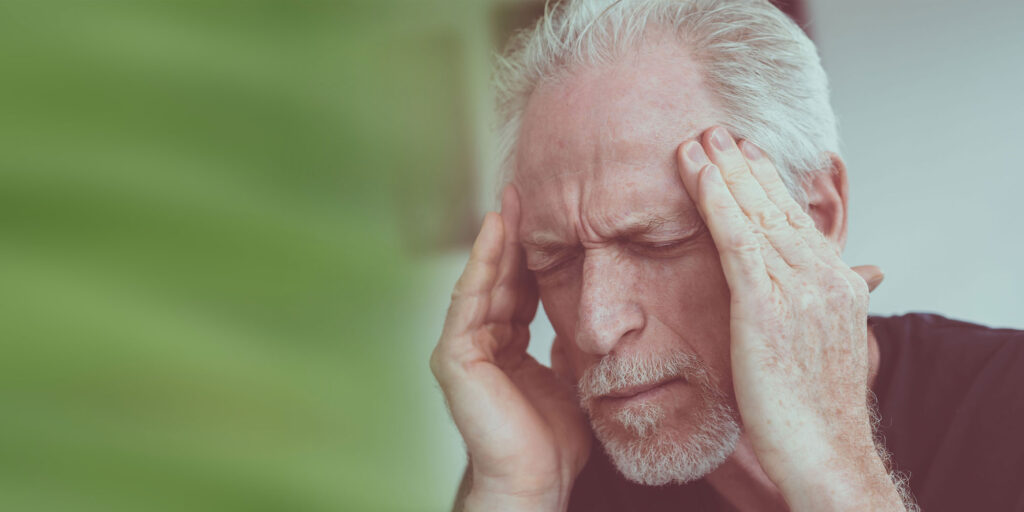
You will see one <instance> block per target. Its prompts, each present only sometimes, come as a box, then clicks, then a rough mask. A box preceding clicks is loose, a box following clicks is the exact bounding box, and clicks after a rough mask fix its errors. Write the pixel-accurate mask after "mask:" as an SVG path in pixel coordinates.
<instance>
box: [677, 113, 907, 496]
mask: <svg viewBox="0 0 1024 512" xmlns="http://www.w3.org/2000/svg"><path fill="white" fill-rule="evenodd" d="M742 145H743V151H742V152H741V150H740V148H739V147H738V146H737V144H736V143H735V141H734V140H733V139H732V137H731V136H729V134H728V132H727V131H726V130H725V129H724V128H714V129H711V130H708V131H707V132H705V134H704V136H703V138H702V143H698V142H695V141H690V142H686V143H684V144H682V145H681V146H680V148H679V154H678V159H679V170H680V174H681V176H682V180H683V184H684V186H685V187H686V189H687V191H688V192H689V194H690V196H691V197H692V198H693V199H694V201H695V202H696V203H697V205H698V208H699V210H700V212H701V215H702V217H703V218H704V222H705V223H706V224H707V226H708V229H709V231H710V232H711V235H712V238H713V239H714V242H715V246H716V247H717V249H718V252H719V256H720V258H721V263H722V269H723V271H724V273H725V277H726V281H727V282H728V285H729V290H730V293H731V305H730V308H731V310H730V332H731V338H732V340H731V345H730V349H731V358H732V372H733V385H734V388H735V393H736V401H737V405H738V407H739V412H740V416H741V417H742V420H743V426H744V429H745V432H746V434H747V435H748V436H749V438H750V441H751V443H752V445H753V447H754V451H755V453H756V454H757V457H758V460H759V462H760V463H761V466H762V467H763V468H764V470H765V472H766V473H767V474H768V476H769V477H770V478H771V479H772V480H773V481H774V482H775V484H776V485H778V486H779V488H780V490H781V491H782V493H783V495H784V496H785V498H786V500H787V502H788V503H789V505H790V507H791V508H792V509H793V510H903V508H902V502H901V500H900V497H899V494H898V493H897V491H896V489H895V486H894V485H893V484H892V482H891V481H890V480H889V478H888V475H887V473H886V468H885V466H884V464H883V463H882V461H881V459H880V458H879V457H878V455H877V452H876V451H875V447H874V444H873V440H872V429H871V421H870V415H869V409H868V403H867V393H868V387H867V380H868V340H867V307H868V291H869V290H868V285H867V284H866V283H865V281H866V280H872V281H876V280H878V279H879V278H880V277H881V274H880V272H879V271H878V270H877V268H874V267H868V268H863V269H858V271H855V270H854V269H851V268H850V267H849V266H847V265H846V264H845V263H843V261H842V260H841V259H840V257H839V255H838V252H837V251H836V249H834V248H833V246H832V245H830V244H829V242H828V241H827V240H826V239H825V238H824V237H823V236H822V235H821V233H819V232H818V230H817V228H816V227H815V224H814V221H813V220H812V219H811V218H810V217H809V216H808V215H807V214H806V213H805V212H804V211H803V210H802V209H801V208H800V206H799V205H798V204H797V203H796V202H795V201H794V200H793V199H792V197H791V196H790V195H789V193H788V191H787V190H786V187H785V185H784V184H783V182H782V180H781V178H780V177H779V174H778V171H777V170H776V169H775V166H774V165H773V164H772V162H771V161H770V160H769V159H768V157H767V156H765V155H764V154H763V153H761V151H760V150H759V149H758V148H756V147H755V146H754V145H753V144H751V143H749V142H746V141H745V142H743V143H742ZM859 272H863V274H864V275H861V274H860V273H859ZM875 284H877V283H875Z"/></svg>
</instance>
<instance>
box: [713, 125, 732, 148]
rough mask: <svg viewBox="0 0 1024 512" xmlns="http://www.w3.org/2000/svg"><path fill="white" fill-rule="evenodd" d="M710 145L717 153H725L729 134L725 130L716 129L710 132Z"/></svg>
mask: <svg viewBox="0 0 1024 512" xmlns="http://www.w3.org/2000/svg"><path fill="white" fill-rule="evenodd" d="M711 144H713V145H714V146H715V148H716V149H718V150H719V151H725V148H727V147H729V134H728V133H727V132H726V131H725V128H722V127H718V128H715V130H714V131H712V132H711Z"/></svg>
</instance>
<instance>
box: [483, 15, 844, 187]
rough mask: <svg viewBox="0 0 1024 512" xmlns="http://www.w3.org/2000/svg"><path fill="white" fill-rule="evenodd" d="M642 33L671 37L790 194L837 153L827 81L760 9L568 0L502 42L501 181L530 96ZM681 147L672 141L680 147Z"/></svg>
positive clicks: (782, 19)
mask: <svg viewBox="0 0 1024 512" xmlns="http://www.w3.org/2000/svg"><path fill="white" fill-rule="evenodd" d="M651 29H661V30H665V29H668V30H671V31H673V32H674V33H675V35H676V37H678V39H679V41H680V43H681V44H683V45H685V46H686V48H687V49H688V50H689V51H690V52H691V55H692V56H693V58H694V60H695V61H696V63H697V65H698V66H699V68H700V69H701V71H702V73H703V76H702V78H703V79H704V83H705V84H707V86H708V88H709V90H710V91H711V93H712V94H713V96H714V97H715V99H716V100H717V102H718V104H719V106H720V107H721V109H722V111H723V112H722V113H723V115H725V119H723V120H722V124H723V125H725V126H726V127H727V128H729V130H730V131H731V132H732V133H733V135H734V136H736V137H738V138H744V139H748V140H750V141H751V142H754V143H756V144H757V145H759V146H760V147H761V148H763V149H764V150H765V151H766V152H767V153H768V154H769V155H770V156H771V157H772V159H773V160H774V161H775V164H776V166H777V167H778V169H779V172H780V173H781V174H782V178H783V180H784V181H785V182H786V185H787V187H789V190H790V193H792V194H793V196H794V197H795V198H796V199H797V200H798V201H799V202H800V203H801V204H804V203H806V198H805V195H804V193H803V189H802V187H801V184H802V182H803V180H804V179H806V178H807V177H808V176H809V175H810V174H811V173H814V172H817V171H822V170H826V169H829V159H828V152H833V153H838V152H839V148H838V146H839V136H838V133H837V128H836V119H835V115H834V114H833V112H832V107H831V105H830V104H829V91H828V79H827V77H826V76H825V70H824V69H823V68H822V66H821V60H820V58H819V57H818V53H817V50H816V48H815V46H814V43H812V42H811V40H810V39H809V38H808V37H807V35H806V34H804V32H803V31H802V30H801V29H800V27H798V26H797V25H796V24H795V23H794V22H793V21H792V20H790V19H789V17H788V16H786V15H785V14H784V13H782V12H781V11H779V10H778V9H777V8H775V7H774V6H772V5H771V4H770V3H769V2H768V1H767V0H568V1H565V2H560V3H559V4H557V5H556V6H555V7H554V8H548V6H546V7H545V13H544V16H543V17H542V18H541V19H540V20H539V21H538V22H537V24H536V25H534V26H533V27H532V28H531V29H528V30H524V31H521V32H519V33H517V34H516V35H514V36H513V37H512V39H511V40H510V42H509V44H508V47H507V48H506V50H505V53H504V55H502V56H501V57H499V59H498V62H497V67H496V70H495V86H496V89H497V95H498V97H497V99H498V121H499V137H500V141H501V148H500V151H501V156H502V180H501V181H502V182H508V181H510V180H511V179H512V174H513V172H514V169H515V161H514V159H515V144H516V141H517V138H518V135H519V127H520V123H521V117H522V114H523V111H524V110H525V108H526V104H527V101H528V100H529V97H530V94H532V93H533V91H534V89H536V88H537V86H538V85H539V84H540V83H541V82H543V81H545V80H550V79H553V78H555V77H558V76H560V75H564V74H566V73H569V72H570V71H571V70H572V68H574V67H578V66H587V65H590V66H595V65H602V64H610V63H612V62H614V61H615V60H616V59H617V58H618V57H620V56H621V55H623V54H624V53H625V52H626V51H628V50H630V49H635V48H638V47H639V46H640V45H641V44H642V42H643V39H644V36H645V35H646V34H647V32H648V31H649V30H651ZM680 142H681V141H680Z"/></svg>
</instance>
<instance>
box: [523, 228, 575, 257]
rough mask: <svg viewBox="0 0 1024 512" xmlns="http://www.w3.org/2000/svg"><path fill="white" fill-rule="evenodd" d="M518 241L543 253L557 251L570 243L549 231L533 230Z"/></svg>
mask: <svg viewBox="0 0 1024 512" xmlns="http://www.w3.org/2000/svg"><path fill="white" fill-rule="evenodd" d="M520 242H522V244H523V245H524V246H525V247H526V248H528V249H532V250H534V251H539V252H545V253H554V252H558V251H559V250H562V249H565V248H566V247H569V245H570V244H568V243H566V242H565V240H562V238H561V237H559V236H558V235H556V234H554V233H552V232H551V231H534V232H532V233H530V234H528V235H526V236H524V237H523V238H522V240H520Z"/></svg>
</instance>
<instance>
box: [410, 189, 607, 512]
mask: <svg viewBox="0 0 1024 512" xmlns="http://www.w3.org/2000/svg"><path fill="white" fill-rule="evenodd" d="M501 203H502V205H501V210H502V213H501V214H500V215H499V214H496V213H488V214H487V216H486V217H485V218H484V222H483V226H482V227H481V228H480V233H479V235H477V238H476V241H475V242H474V243H473V249H472V252H471V254H470V256H469V262H468V263H467V264H466V268H465V270H464V271H463V273H462V276H461V277H460V278H459V280H458V282H457V283H456V284H455V291H454V292H452V302H451V305H450V306H449V309H448V316H447V318H446V319H445V324H444V330H443V332H442V333H441V339H440V340H439V341H438V343H437V347H436V348H434V353H433V354H432V355H431V358H430V368H431V370H432V371H433V372H434V377H435V378H437V381H438V383H440V385H441V389H442V391H443V392H444V395H445V398H446V399H447V402H448V408H449V409H450V410H451V414H452V418H453V419H454V420H455V425H456V426H457V427H458V429H459V432H460V433H461V434H462V438H463V440H464V441H465V443H466V448H467V450H468V451H469V460H470V470H469V471H471V473H470V474H469V475H467V476H468V477H469V478H471V479H472V480H471V482H472V483H471V487H470V490H469V493H468V495H467V496H466V498H465V501H464V504H465V510H530V511H545V510H565V508H566V506H567V504H568V501H569V493H570V492H571V490H572V484H573V482H574V481H575V479H576V476H577V475H579V472H580V471H581V470H582V469H583V466H584V464H585V463H586V461H587V458H588V456H589V454H590V445H591V442H592V441H591V432H590V427H589V425H588V424H587V421H586V418H585V416H584V415H583V412H582V411H581V410H580V408H579V405H578V402H577V399H576V395H575V388H574V386H573V384H572V381H571V380H570V379H569V378H568V376H567V375H565V374H564V372H561V371H560V373H563V375H562V376H558V375H556V374H555V372H554V371H553V370H552V369H551V368H548V367H546V366H543V365H541V364H540V363H538V362H537V361H536V360H535V359H534V358H533V357H531V356H530V355H529V354H527V353H526V347H527V345H528V343H529V340H530V332H529V325H530V321H531V320H533V316H534V314H535V313H536V311H537V302H538V298H537V286H536V282H535V281H534V279H533V276H532V275H531V274H530V272H529V270H527V269H526V267H525V263H524V261H523V254H522V247H521V245H520V243H519V239H518V233H519V213H520V208H519V197H518V195H517V192H516V189H515V187H513V186H512V185H509V186H507V187H506V188H505V190H504V192H503V194H502V201H501ZM556 345H557V344H556ZM558 356H559V355H558V354H552V357H553V359H554V358H557V357H558ZM555 367H556V368H557V367H558V364H557V363H556V364H555ZM563 367H564V365H563Z"/></svg>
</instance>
